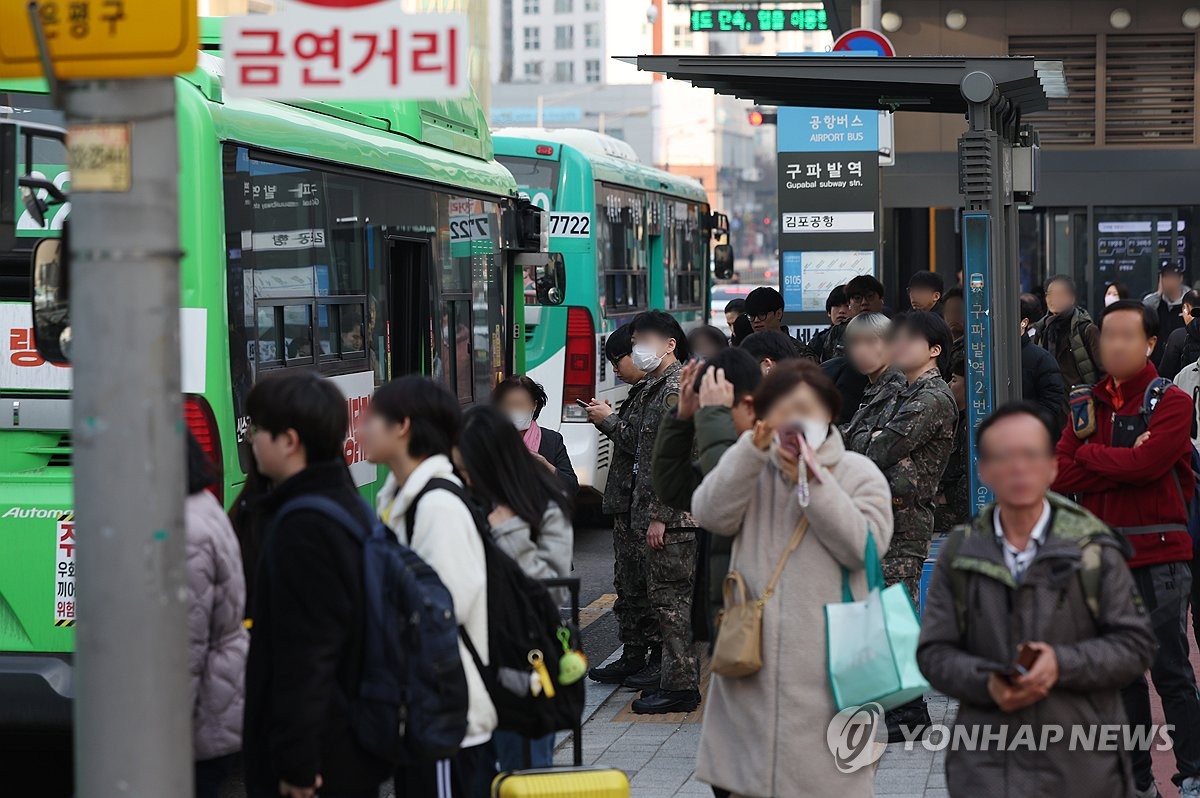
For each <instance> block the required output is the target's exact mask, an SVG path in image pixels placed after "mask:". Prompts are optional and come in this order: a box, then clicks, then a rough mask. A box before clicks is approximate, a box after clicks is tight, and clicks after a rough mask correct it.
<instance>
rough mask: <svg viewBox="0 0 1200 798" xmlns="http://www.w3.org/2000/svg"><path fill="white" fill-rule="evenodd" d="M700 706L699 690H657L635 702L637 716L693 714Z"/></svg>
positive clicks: (633, 706)
mask: <svg viewBox="0 0 1200 798" xmlns="http://www.w3.org/2000/svg"><path fill="white" fill-rule="evenodd" d="M698 706H700V691H699V690H656V691H654V692H653V693H649V692H648V693H646V694H645V695H643V696H642V697H641V698H639V699H637V700H636V701H634V702H633V704H632V706H630V709H632V710H633V712H634V714H636V715H665V714H667V713H668V712H692V711H694V710H695V709H696V707H698Z"/></svg>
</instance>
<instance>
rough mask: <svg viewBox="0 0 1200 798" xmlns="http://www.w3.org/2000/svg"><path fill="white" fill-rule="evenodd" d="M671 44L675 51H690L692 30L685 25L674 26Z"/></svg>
mask: <svg viewBox="0 0 1200 798" xmlns="http://www.w3.org/2000/svg"><path fill="white" fill-rule="evenodd" d="M672 44H674V45H675V49H676V50H690V49H692V29H691V28H690V27H689V26H686V25H676V26H675V30H674V31H673V35H672Z"/></svg>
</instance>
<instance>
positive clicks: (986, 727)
mask: <svg viewBox="0 0 1200 798" xmlns="http://www.w3.org/2000/svg"><path fill="white" fill-rule="evenodd" d="M1053 439H1054V430H1053V429H1051V427H1050V426H1049V423H1048V421H1047V420H1046V419H1045V417H1044V415H1043V414H1042V411H1041V410H1040V409H1039V408H1038V407H1037V406H1036V405H1033V404H1029V403H1026V402H1012V403H1009V404H1007V405H1004V406H1002V407H1000V408H999V409H997V410H996V411H995V412H993V413H992V415H991V416H989V417H988V418H987V419H986V420H985V421H984V422H983V424H981V425H980V427H979V431H978V434H977V445H978V448H979V475H980V478H981V479H982V480H983V482H984V483H985V484H986V485H988V486H989V487H990V488H991V489H992V491H993V492H994V493H995V495H996V503H995V504H994V505H990V506H988V507H985V508H984V509H983V510H982V511H981V512H980V513H979V515H978V516H977V517H976V518H975V520H974V521H973V522H972V523H971V524H970V525H969V526H967V527H959V528H958V529H956V530H955V531H954V532H952V533H951V536H950V538H949V539H948V540H947V541H946V543H945V545H944V546H943V548H942V551H941V554H940V556H939V557H938V562H937V567H936V568H935V570H934V573H933V579H932V580H931V582H930V585H929V591H928V594H927V596H926V600H925V616H924V619H923V621H922V624H921V640H920V645H919V647H918V650H917V662H918V664H919V665H920V667H921V672H922V673H924V674H925V676H926V678H928V679H929V682H930V684H931V685H933V686H934V687H935V688H937V689H939V690H942V691H943V692H945V693H946V694H948V695H950V696H952V697H954V698H957V699H959V701H961V702H962V703H961V706H960V708H959V712H958V719H957V721H956V728H955V737H956V738H959V739H967V740H970V739H972V736H974V739H975V740H977V741H982V740H987V742H988V744H986V745H985V744H984V743H983V742H977V743H976V745H974V746H970V745H951V746H950V751H949V753H948V754H947V757H946V781H947V786H948V788H949V792H950V794H951V795H952V796H965V795H971V796H1026V795H1097V796H1099V795H1104V796H1114V797H1115V796H1125V798H1131V797H1132V796H1133V795H1134V794H1135V793H1134V784H1133V778H1132V774H1131V770H1130V763H1129V756H1128V753H1127V752H1126V751H1125V750H1121V747H1122V745H1123V744H1124V743H1123V741H1124V740H1125V735H1126V733H1128V732H1130V731H1133V729H1131V728H1129V727H1127V725H1126V724H1127V721H1126V718H1125V711H1124V708H1123V705H1122V703H1121V692H1120V691H1121V688H1122V687H1124V686H1125V685H1127V684H1128V683H1129V682H1130V681H1132V680H1133V679H1134V678H1136V677H1137V676H1138V675H1139V674H1141V673H1143V672H1144V671H1145V670H1146V668H1148V667H1149V666H1150V662H1151V661H1152V659H1153V658H1154V649H1155V642H1154V635H1153V633H1152V631H1151V629H1150V621H1149V617H1148V615H1147V613H1146V610H1145V608H1144V607H1143V606H1142V602H1141V599H1140V597H1139V596H1138V593H1137V591H1136V589H1135V588H1134V583H1133V578H1132V577H1131V575H1130V573H1129V568H1128V566H1127V565H1126V564H1125V545H1126V544H1124V542H1123V541H1122V540H1121V539H1120V538H1118V537H1116V536H1114V535H1113V534H1112V532H1111V531H1110V530H1109V529H1108V527H1107V526H1105V525H1104V523H1103V522H1101V521H1100V520H1099V519H1097V518H1096V517H1095V516H1094V515H1092V514H1091V513H1089V512H1088V511H1087V510H1084V509H1083V508H1082V507H1079V506H1078V505H1076V504H1074V503H1072V502H1070V501H1068V500H1066V499H1064V498H1063V497H1061V496H1058V495H1057V494H1054V493H1050V492H1049V486H1050V484H1051V482H1052V481H1053V479H1054V476H1055V473H1056V470H1057V468H1056V464H1055V458H1054V444H1053ZM996 735H1002V739H1000V740H999V741H997V739H996ZM1022 735H1025V736H1022ZM1106 740H1107V741H1108V744H1107V745H1106V744H1105V741H1106ZM1089 741H1090V742H1089Z"/></svg>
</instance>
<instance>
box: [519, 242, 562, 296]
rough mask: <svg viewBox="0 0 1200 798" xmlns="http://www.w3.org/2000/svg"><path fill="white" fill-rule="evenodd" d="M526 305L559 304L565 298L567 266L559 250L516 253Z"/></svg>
mask: <svg viewBox="0 0 1200 798" xmlns="http://www.w3.org/2000/svg"><path fill="white" fill-rule="evenodd" d="M515 261H516V263H517V265H518V266H520V267H521V275H522V285H523V290H524V292H525V304H526V305H561V304H562V303H563V302H564V301H565V300H566V298H567V267H566V264H565V263H564V262H563V256H562V253H561V252H542V253H530V254H523V255H517V256H516V258H515Z"/></svg>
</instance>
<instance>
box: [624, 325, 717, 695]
mask: <svg viewBox="0 0 1200 798" xmlns="http://www.w3.org/2000/svg"><path fill="white" fill-rule="evenodd" d="M630 326H631V327H632V330H633V341H634V349H633V362H634V365H635V366H636V367H637V368H639V369H642V370H644V371H646V372H647V376H646V379H645V380H644V381H643V383H642V390H641V391H640V392H639V393H638V395H637V397H636V399H635V400H634V401H633V402H632V404H633V405H634V406H633V407H632V408H630V411H629V417H628V421H627V423H623V424H617V423H614V422H612V421H610V419H611V418H612V416H609V417H608V419H605V420H604V421H602V422H601V424H600V430H601V431H602V432H604V433H605V434H606V435H608V436H609V437H611V438H612V439H613V441H614V442H616V443H617V446H618V447H619V448H622V449H627V448H628V447H629V445H630V444H632V445H633V446H634V448H635V451H636V454H635V456H634V464H633V475H632V477H633V478H632V488H633V496H632V500H631V503H630V515H629V520H630V531H631V535H635V534H637V533H638V532H639V531H640V532H641V533H642V534H643V536H644V537H643V543H644V546H645V552H646V556H647V559H648V579H647V595H648V597H649V602H650V605H651V606H652V607H653V610H654V616H655V618H656V619H657V622H658V631H659V639H660V640H661V645H662V661H661V665H660V668H659V669H658V670H659V672H658V673H655V668H654V666H653V664H652V665H651V666H650V667H648V668H647V669H646V671H644V672H643V673H640V674H636V675H635V676H632V677H630V678H628V679H626V680H625V681H624V684H625V685H626V686H627V687H633V688H634V689H641V690H643V693H642V697H641V698H639V699H638V700H637V701H635V702H634V703H633V711H634V712H637V713H642V714H661V713H666V712H690V711H691V710H693V709H695V708H696V707H697V706H698V705H699V702H700V692H699V685H698V680H699V662H698V660H697V657H696V651H695V642H694V640H693V637H692V620H691V614H692V613H691V610H692V593H693V589H694V582H695V576H696V523H695V522H694V521H693V520H692V517H691V515H689V514H688V513H686V512H682V511H680V510H676V509H674V508H672V507H670V506H668V505H667V504H666V503H665V502H663V501H662V500H661V499H660V498H659V497H658V495H657V494H656V493H655V491H654V485H653V480H652V468H651V461H652V459H653V454H654V440H655V437H656V436H657V435H658V429H659V427H660V426H661V423H662V419H663V417H664V416H665V415H666V414H667V413H669V412H670V411H672V410H674V409H675V407H676V406H677V405H678V404H679V374H680V371H682V368H683V367H682V365H681V364H680V362H679V358H678V357H677V353H678V355H679V356H680V357H686V355H687V352H686V349H687V342H686V338H685V337H684V335H683V330H682V329H681V328H680V327H679V324H678V322H676V321H675V320H674V319H673V318H672V317H671V316H669V315H668V314H666V313H663V312H661V311H649V312H646V313H641V314H639V315H638V316H637V317H635V318H634V320H633V321H632V322H631V323H630ZM610 478H611V477H610Z"/></svg>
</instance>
